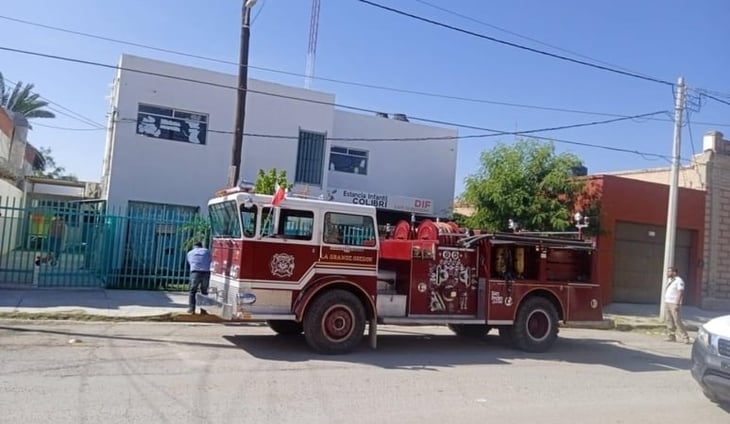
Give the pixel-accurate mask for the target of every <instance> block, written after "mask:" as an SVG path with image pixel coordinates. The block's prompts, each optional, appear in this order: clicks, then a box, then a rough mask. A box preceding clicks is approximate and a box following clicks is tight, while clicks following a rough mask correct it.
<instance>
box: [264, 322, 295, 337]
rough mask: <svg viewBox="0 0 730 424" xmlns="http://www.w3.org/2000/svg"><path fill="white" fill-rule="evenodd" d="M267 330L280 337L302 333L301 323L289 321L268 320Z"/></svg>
mask: <svg viewBox="0 0 730 424" xmlns="http://www.w3.org/2000/svg"><path fill="white" fill-rule="evenodd" d="M266 324H268V325H269V328H271V329H272V330H274V332H276V333H277V334H281V335H285V336H286V335H297V334H301V333H302V331H304V327H303V326H302V323H301V322H296V321H289V320H269V321H266Z"/></svg>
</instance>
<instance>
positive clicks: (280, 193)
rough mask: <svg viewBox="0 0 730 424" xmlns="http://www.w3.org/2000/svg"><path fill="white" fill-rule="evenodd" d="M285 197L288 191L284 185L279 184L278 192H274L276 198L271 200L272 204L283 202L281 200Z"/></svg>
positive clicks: (277, 186)
mask: <svg viewBox="0 0 730 424" xmlns="http://www.w3.org/2000/svg"><path fill="white" fill-rule="evenodd" d="M285 197H286V191H285V190H284V187H282V186H280V185H279V184H277V185H276V192H275V193H274V199H273V200H272V201H271V204H272V205H274V206H276V205H278V204H279V203H281V201H282V200H284V198H285Z"/></svg>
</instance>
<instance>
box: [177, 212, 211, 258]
mask: <svg viewBox="0 0 730 424" xmlns="http://www.w3.org/2000/svg"><path fill="white" fill-rule="evenodd" d="M180 232H182V233H183V234H184V237H187V238H186V239H185V241H184V242H183V249H184V250H185V251H186V252H187V251H189V250H190V249H192V248H193V244H195V242H196V241H199V242H201V243H203V246H210V220H209V219H207V218H205V217H204V216H202V215H200V214H196V215H195V216H193V219H191V220H190V222H188V223H187V224H185V225H183V226H182V227H181V228H180Z"/></svg>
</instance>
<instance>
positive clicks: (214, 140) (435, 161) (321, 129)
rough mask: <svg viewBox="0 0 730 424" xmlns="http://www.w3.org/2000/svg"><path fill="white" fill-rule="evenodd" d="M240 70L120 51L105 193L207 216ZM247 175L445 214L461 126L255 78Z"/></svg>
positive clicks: (221, 175)
mask: <svg viewBox="0 0 730 424" xmlns="http://www.w3.org/2000/svg"><path fill="white" fill-rule="evenodd" d="M236 84H237V78H236V76H235V75H229V74H223V73H218V72H213V71H210V70H205V69H200V68H193V67H188V66H181V65H177V64H173V63H167V62H161V61H157V60H152V59H147V58H141V57H137V56H129V55H123V56H122V58H121V60H120V69H119V70H118V72H117V75H116V78H115V80H114V88H113V93H112V101H111V113H110V118H109V134H108V139H107V145H106V152H105V158H104V166H103V172H102V193H103V197H104V198H105V199H106V200H107V201H108V204H109V205H110V206H112V207H113V208H121V209H124V210H127V211H129V210H130V208H135V207H137V208H142V209H144V208H145V207H165V205H167V207H171V208H180V209H181V210H188V211H190V212H192V213H194V212H199V213H203V214H205V213H206V204H207V201H208V199H209V198H210V197H211V196H213V195H214V193H215V191H216V190H219V189H221V188H224V187H225V186H226V185H227V182H228V174H229V169H230V164H231V150H232V143H233V125H234V121H235V120H234V114H235V109H236V90H235V87H236ZM248 90H249V91H248V95H247V107H246V117H245V128H244V132H245V134H246V135H245V136H244V141H243V149H242V161H241V172H240V174H241V180H243V181H247V182H254V181H255V179H256V175H257V173H258V171H259V169H263V170H264V171H268V170H269V169H271V168H276V169H278V170H286V172H287V179H288V181H289V182H292V183H294V187H293V189H292V191H293V192H299V193H306V194H308V195H310V196H320V195H322V196H326V197H327V198H330V199H333V200H335V201H344V202H357V203H367V204H373V205H375V206H377V207H378V208H379V209H381V210H384V211H396V212H403V213H415V214H416V215H420V216H429V217H442V218H444V217H448V216H450V214H451V210H452V204H453V199H454V183H455V175H456V155H457V137H458V133H457V131H456V130H453V129H447V128H439V127H433V126H426V125H420V124H415V123H412V122H408V121H407V118H405V119H404V118H403V117H401V116H396V117H395V118H393V117H389V116H387V115H386V116H383V115H380V114H379V115H368V114H363V113H353V112H349V111H343V110H340V109H337V108H336V107H335V106H334V104H335V103H336V99H335V96H334V95H333V94H329V93H324V92H318V91H312V90H306V89H303V88H298V87H292V86H285V85H281V84H276V83H271V82H266V81H261V80H256V79H249V81H248Z"/></svg>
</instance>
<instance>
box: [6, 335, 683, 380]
mask: <svg viewBox="0 0 730 424" xmlns="http://www.w3.org/2000/svg"><path fill="white" fill-rule="evenodd" d="M0 330H4V331H9V332H28V333H43V334H56V335H62V336H67V337H78V338H81V339H84V338H86V339H109V340H117V341H121V342H142V343H159V344H171V345H179V346H191V347H200V348H207V349H221V348H222V349H229V350H231V351H232V352H233V354H235V352H236V351H239V352H241V353H244V352H245V353H246V354H248V355H251V356H253V357H255V358H257V359H262V360H267V361H282V362H306V361H329V362H337V363H352V364H361V365H371V366H377V367H381V368H386V369H405V370H414V371H420V370H427V371H438V370H439V368H445V367H455V366H460V365H509V364H510V363H511V362H512V361H515V360H523V359H532V360H542V361H554V362H563V363H574V364H582V365H597V366H606V367H612V368H617V369H621V370H624V371H628V372H653V371H670V370H689V367H690V363H689V362H690V361H689V358H677V357H674V356H666V355H661V354H657V353H652V352H648V351H646V350H640V349H636V348H633V347H630V346H627V345H624V344H622V343H621V342H620V341H619V340H616V339H594V338H588V339H574V338H558V340H557V342H556V343H555V345H553V348H552V349H551V350H550V351H549V352H546V353H539V354H538V353H526V352H522V351H519V350H515V349H512V348H510V347H509V346H507V345H505V344H504V343H503V342H502V341H501V340H500V339H499V337H498V336H496V335H489V336H487V337H485V338H482V339H478V340H476V339H467V338H462V337H458V336H455V335H433V334H427V333H423V332H419V331H417V330H410V329H389V330H388V333H389V334H380V335H379V336H378V349H377V350H375V351H373V350H371V349H370V348H369V347H368V345H367V342H366V341H363V343H362V344H361V346H359V347H358V349H356V350H355V351H354V352H352V353H350V354H347V355H321V354H317V353H315V352H313V351H312V350H311V349H310V348H309V347H308V346H307V343H306V341H305V339H304V336H303V335H298V336H280V335H274V334H270V335H269V334H265V335H261V334H256V335H225V336H222V340H221V342H220V343H206V342H201V341H196V340H194V339H193V340H186V338H188V337H187V336H185V335H184V334H180V333H177V334H176V335H175V339H172V338H167V337H165V336H162V337H143V336H126V335H113V334H98V333H92V332H80V331H67V330H60V329H59V330H50V329H42V328H33V327H18V326H10V327H8V326H0ZM181 338H182V340H181Z"/></svg>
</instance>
